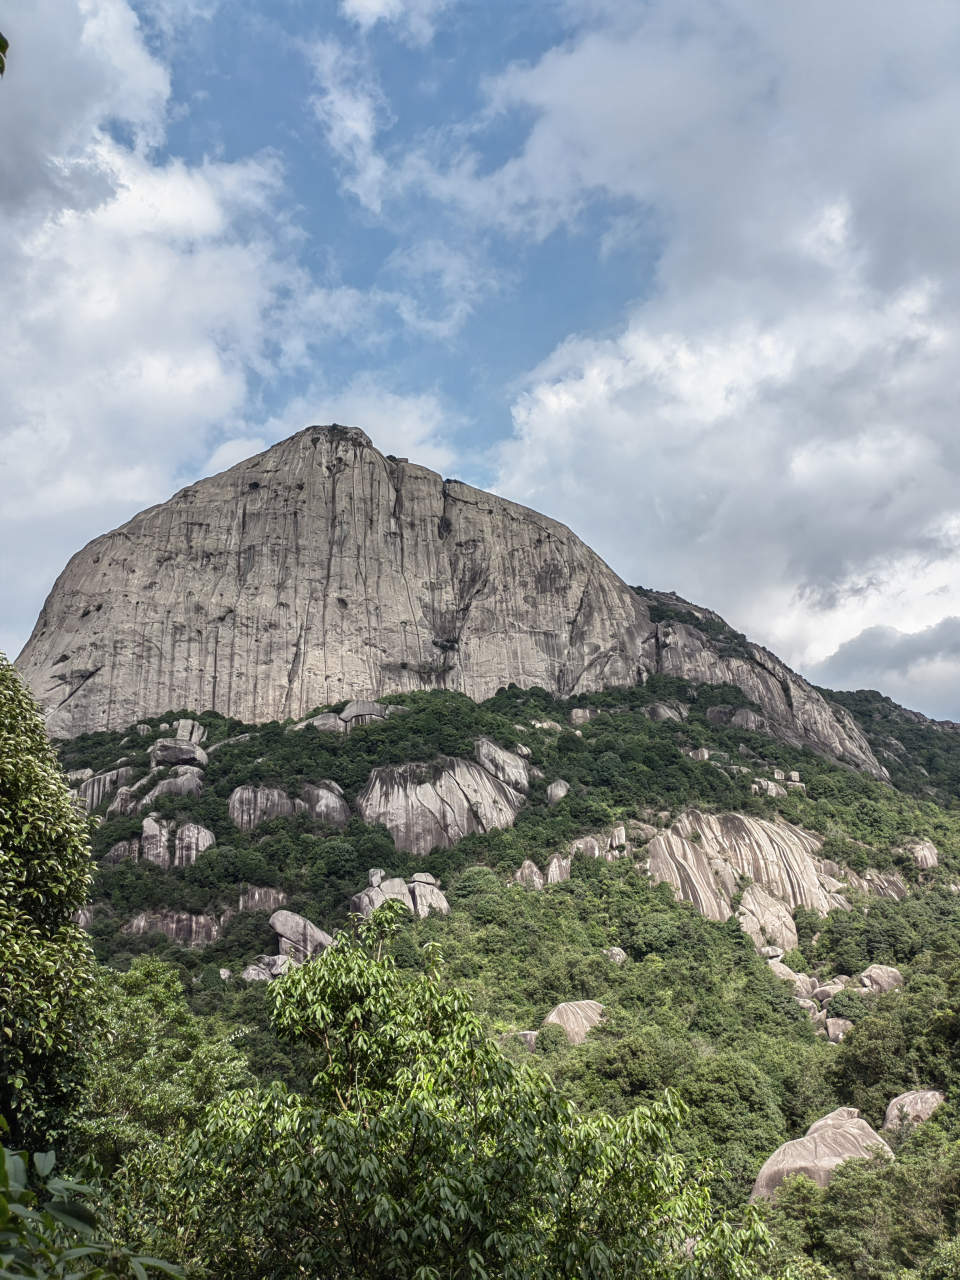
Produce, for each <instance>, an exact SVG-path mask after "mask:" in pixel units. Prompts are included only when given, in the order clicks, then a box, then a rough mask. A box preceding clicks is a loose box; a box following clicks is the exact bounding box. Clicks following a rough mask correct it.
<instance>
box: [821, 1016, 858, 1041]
mask: <svg viewBox="0 0 960 1280" xmlns="http://www.w3.org/2000/svg"><path fill="white" fill-rule="evenodd" d="M852 1030H853V1023H852V1022H851V1021H850V1019H849V1018H827V1039H828V1040H829V1041H830V1043H831V1044H839V1043H840V1041H841V1040H842V1039H843V1037H844V1036H845V1035H846V1034H847V1032H848V1031H852Z"/></svg>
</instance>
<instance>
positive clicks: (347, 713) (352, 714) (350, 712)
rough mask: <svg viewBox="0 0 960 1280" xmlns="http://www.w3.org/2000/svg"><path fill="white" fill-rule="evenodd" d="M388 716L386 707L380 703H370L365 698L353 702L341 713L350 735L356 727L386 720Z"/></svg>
mask: <svg viewBox="0 0 960 1280" xmlns="http://www.w3.org/2000/svg"><path fill="white" fill-rule="evenodd" d="M386 716H387V708H386V707H384V706H381V705H380V703H379V702H369V701H367V700H366V699H364V698H361V699H358V700H357V701H354V702H351V703H350V704H349V705H348V706H346V707H344V708H343V710H342V711H341V712H340V719H341V720H342V721H343V723H344V725H345V726H346V729H347V732H348V733H349V732H350V730H351V729H352V728H353V727H354V726H355V725H360V724H371V723H372V722H373V721H374V720H385V719H386Z"/></svg>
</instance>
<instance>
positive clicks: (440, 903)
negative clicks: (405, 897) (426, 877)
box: [407, 880, 450, 918]
mask: <svg viewBox="0 0 960 1280" xmlns="http://www.w3.org/2000/svg"><path fill="white" fill-rule="evenodd" d="M407 887H408V889H409V890H410V897H411V899H412V900H413V909H414V912H415V914H416V915H418V916H420V917H421V918H423V917H424V916H428V915H429V914H430V912H431V911H439V913H440V914H441V915H443V916H447V915H449V914H450V904H449V903H448V902H447V899H446V898H445V896H444V895H443V894H442V893H441V892H440V890H439V889H438V888H437V886H436V885H435V884H424V883H423V881H421V880H413V881H411V882H410V884H409V885H408V886H407Z"/></svg>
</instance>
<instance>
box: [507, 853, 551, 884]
mask: <svg viewBox="0 0 960 1280" xmlns="http://www.w3.org/2000/svg"><path fill="white" fill-rule="evenodd" d="M512 883H513V884H526V885H529V886H530V888H531V889H542V888H543V886H544V877H543V872H542V871H541V870H540V868H539V867H538V866H537V864H536V863H535V862H531V861H530V859H529V858H525V859H524V860H523V862H521V864H520V869H519V871H515V872H514V873H513V877H512Z"/></svg>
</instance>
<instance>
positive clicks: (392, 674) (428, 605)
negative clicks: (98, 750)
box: [17, 426, 881, 774]
mask: <svg viewBox="0 0 960 1280" xmlns="http://www.w3.org/2000/svg"><path fill="white" fill-rule="evenodd" d="M305 584H309V587H308V588H307V587H306V586H305ZM651 603H655V604H658V605H662V604H671V605H674V606H677V605H679V607H680V608H682V609H683V610H684V611H685V612H687V613H693V614H694V615H699V616H700V617H701V618H702V619H703V620H705V621H706V620H709V621H711V622H712V621H713V620H715V619H716V615H713V614H710V613H709V611H707V610H701V609H698V608H697V606H693V605H690V604H689V602H686V601H679V600H678V599H677V598H675V597H669V596H667V595H663V594H656V595H655V596H654V597H653V599H652V600H651V599H648V598H645V597H642V596H640V595H638V594H637V593H635V592H633V591H631V589H630V588H629V587H628V586H627V585H626V583H624V582H623V581H622V580H621V579H620V578H619V577H618V576H617V575H616V574H615V573H614V572H613V571H612V570H611V569H610V568H609V567H608V566H607V565H605V564H604V563H603V561H602V560H600V558H599V557H598V556H597V555H596V554H595V553H594V552H593V551H591V550H590V548H589V547H587V546H585V545H584V544H583V542H581V541H580V539H579V538H577V537H576V535H575V534H573V533H571V531H570V530H569V529H567V528H565V527H564V526H563V525H561V524H558V523H557V522H556V521H555V520H551V519H549V518H548V517H546V516H542V515H538V514H537V513H536V512H533V511H530V510H528V509H527V508H525V507H522V506H519V505H517V504H516V503H512V502H508V501H506V499H504V498H501V497H498V496H496V495H494V494H489V493H483V492H481V491H480V490H477V489H473V488H471V487H470V486H469V485H465V484H462V483H460V482H459V481H457V480H444V479H443V478H442V477H441V476H439V475H437V474H436V473H435V472H432V471H429V470H427V469H426V468H424V467H419V466H416V465H414V464H411V463H409V462H400V461H395V460H393V459H391V458H388V457H385V456H384V455H383V454H382V453H380V452H378V450H376V449H375V448H374V447H373V445H372V444H371V442H370V440H369V439H368V437H367V436H366V435H364V433H363V432H362V431H359V430H356V429H355V428H348V427H340V426H330V427H309V428H307V430H305V431H301V432H299V433H297V434H296V435H294V436H292V437H291V438H290V439H288V440H284V441H281V442H280V443H279V444H276V445H274V446H273V447H272V448H271V449H269V450H267V451H266V452H264V453H262V454H260V455H258V456H257V457H254V458H248V459H245V460H244V461H243V462H241V463H238V464H237V465H236V466H235V467H231V468H230V470H228V471H225V472H223V473H221V474H220V475H216V476H211V477H209V478H207V479H203V480H200V481H198V482H197V483H195V484H192V485H189V486H188V487H186V488H185V489H182V490H181V491H180V492H179V493H177V494H176V495H175V496H174V497H173V498H171V499H170V500H169V501H168V502H165V503H161V504H159V505H157V506H153V507H151V508H149V510H146V511H143V512H141V513H140V514H139V515H136V516H134V517H133V519H132V520H129V521H127V523H126V524H124V525H123V526H121V527H120V528H119V529H116V530H114V531H113V532H112V533H107V534H104V535H103V536H101V537H99V538H96V539H94V541H93V542H91V543H89V544H88V546H86V547H85V548H84V549H83V550H82V551H80V552H78V553H77V554H76V555H75V556H74V557H73V558H72V560H71V561H70V563H69V564H68V565H67V567H66V569H65V570H64V571H63V573H62V574H61V575H60V577H59V578H58V579H57V582H56V583H55V584H54V587H53V590H52V591H51V593H50V595H49V597H48V598H47V601H46V603H45V604H44V607H43V609H42V611H41V614H40V617H39V619H38V621H37V625H36V627H35V628H34V631H33V634H32V635H31V637H30V639H29V641H28V642H27V645H26V647H25V648H24V650H23V652H22V653H21V655H20V656H19V658H18V659H17V664H18V667H19V670H20V671H21V673H22V674H23V676H24V677H25V679H26V681H27V683H28V685H29V686H30V688H31V690H32V691H33V693H34V694H35V696H36V697H37V698H38V700H39V701H40V702H41V703H42V704H43V706H44V707H45V708H46V709H47V711H48V727H49V730H50V732H51V733H52V734H54V735H56V736H60V737H73V736H75V735H76V734H78V733H82V732H84V731H92V730H99V729H113V728H125V727H126V726H127V725H129V724H132V723H133V722H134V721H136V720H138V719H142V718H143V717H145V716H154V715H157V714H161V713H162V709H163V708H165V707H169V706H171V705H174V706H183V707H195V708H204V709H207V708H210V709H212V710H215V711H218V712H221V713H222V714H224V715H226V716H235V717H237V718H239V719H241V720H244V721H247V722H253V721H265V720H271V719H277V720H286V719H293V720H300V719H302V718H303V717H305V716H306V715H307V714H308V713H309V711H310V710H311V708H313V707H316V706H327V705H330V704H333V703H336V702H339V701H341V700H343V699H348V698H349V699H357V700H371V699H376V698H379V697H382V696H383V695H385V694H388V693H392V692H405V691H409V690H419V689H433V688H447V689H457V690H460V691H462V692H463V693H466V694H467V695H468V696H470V697H471V698H474V699H477V700H483V699H485V698H489V697H491V696H492V695H493V694H494V693H496V691H497V689H498V688H499V687H500V686H502V685H507V684H509V683H511V682H515V683H517V684H520V685H522V686H523V687H524V688H529V687H531V686H533V685H540V686H542V687H543V688H545V689H549V690H551V691H553V692H556V693H558V694H560V695H562V696H564V697H568V696H570V695H571V694H575V693H589V692H592V691H595V690H599V689H609V688H615V687H618V686H619V687H624V686H628V685H634V684H636V683H638V681H640V680H642V679H643V678H644V677H645V676H646V675H647V674H654V673H656V672H659V673H662V674H665V675H668V676H678V677H680V678H682V679H685V680H688V681H690V682H691V683H693V684H697V683H701V682H704V681H705V682H708V683H713V684H720V683H729V684H733V685H737V686H739V687H740V688H741V689H743V690H744V692H745V693H746V694H747V696H748V697H749V698H750V699H751V701H753V702H754V703H756V704H757V705H758V706H759V707H760V708H761V711H762V714H763V716H764V719H765V722H766V723H767V724H768V725H769V731H770V732H773V733H776V734H778V735H780V736H782V737H783V738H784V740H787V741H791V742H795V743H796V744H798V745H804V744H806V745H809V746H811V747H813V748H814V749H815V750H818V751H821V752H824V753H826V754H829V755H831V756H834V757H838V756H840V755H841V754H842V755H843V756H844V758H845V759H847V760H850V761H852V762H853V763H855V764H857V765H860V766H862V767H864V768H867V769H869V770H870V771H871V772H874V773H877V774H880V772H881V770H880V766H879V765H878V763H877V761H876V759H875V758H874V756H873V753H872V752H871V750H870V747H869V745H868V743H867V741H866V739H865V738H864V736H863V734H862V732H861V731H860V730H859V729H858V727H857V726H856V724H855V722H854V721H853V719H852V717H850V716H849V715H848V714H847V713H846V712H845V711H844V709H843V708H833V707H830V706H828V705H827V703H826V702H825V701H824V700H823V698H822V697H821V696H820V695H819V694H818V693H817V691H816V690H815V689H813V688H812V687H811V686H810V685H808V684H807V683H806V682H805V681H804V680H801V679H800V677H799V676H797V675H795V674H794V673H793V672H792V671H789V670H787V669H786V668H785V667H784V666H783V665H782V664H781V663H780V662H779V661H778V660H777V659H776V658H774V656H773V655H772V654H769V653H767V652H766V650H763V649H760V648H759V647H758V646H755V645H750V646H747V648H746V651H745V653H744V654H742V655H740V656H730V655H729V653H728V652H727V651H726V650H725V649H724V648H722V647H721V645H720V644H718V643H717V642H716V641H715V640H713V639H712V638H711V637H710V636H709V635H708V634H707V633H706V631H703V630H699V629H698V628H697V627H696V626H692V625H686V624H681V623H676V622H670V621H664V622H659V623H655V622H653V621H652V620H651V616H650V606H651ZM278 619H281V620H282V621H280V622H279V623H278ZM184 763H187V762H184Z"/></svg>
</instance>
